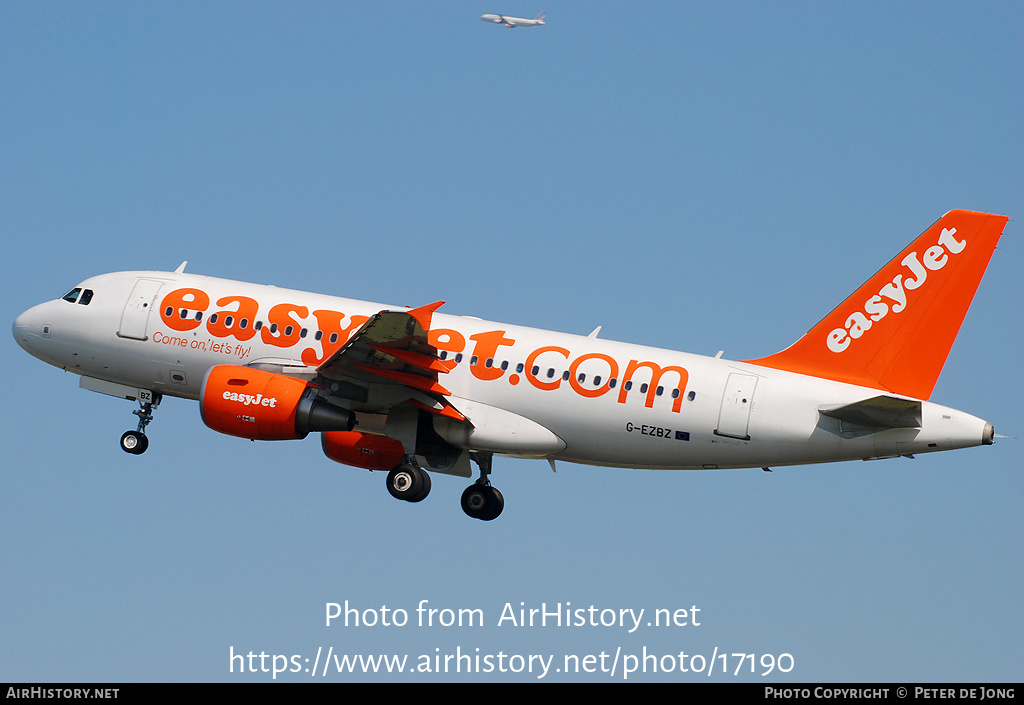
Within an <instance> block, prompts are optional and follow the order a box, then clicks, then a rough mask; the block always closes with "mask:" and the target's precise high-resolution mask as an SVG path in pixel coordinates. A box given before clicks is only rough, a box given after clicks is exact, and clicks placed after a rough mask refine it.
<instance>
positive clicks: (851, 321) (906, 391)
mask: <svg viewBox="0 0 1024 705" xmlns="http://www.w3.org/2000/svg"><path fill="white" fill-rule="evenodd" d="M1007 220H1008V218H1007V217H1006V216H1001V215H990V214H988V213H976V212H973V211H962V210H954V211H950V212H949V213H946V214H945V215H944V216H942V217H941V218H940V219H939V220H938V221H936V222H935V223H934V224H933V225H932V226H931V227H930V228H928V229H927V230H926V231H925V232H924V233H923V234H922V235H921V236H920V237H918V238H917V239H916V240H914V242H912V243H911V244H910V245H909V246H908V247H907V248H906V249H905V250H903V251H902V252H901V253H899V254H898V255H896V257H895V258H894V259H893V260H892V261H890V262H889V263H888V264H887V265H885V266H884V267H882V269H880V270H879V271H878V272H877V273H876V274H875V275H874V276H873V277H871V278H870V279H868V281H867V282H866V283H864V285H863V286H861V287H860V288H859V289H857V291H855V292H854V293H853V294H852V295H851V296H850V297H849V298H848V299H846V301H844V302H843V303H841V304H840V305H839V306H838V307H837V308H836V309H835V310H833V311H832V312H831V313H830V314H828V315H827V316H825V318H823V319H822V320H821V322H820V323H818V324H817V325H816V326H814V328H812V329H811V330H810V331H809V332H808V333H807V334H806V335H805V336H804V337H802V338H800V340H798V341H796V342H795V343H794V344H793V345H791V346H790V347H788V348H786V349H785V350H783V351H782V352H780V353H776V354H775V355H770V356H768V357H764V358H760V359H758V360H747V362H750V363H752V364H755V365H762V366H764V367H772V368H775V369H779V370H788V371H790V372H798V373H800V374H805V375H811V376H814V377H822V378H824V379H831V380H835V381H838V382H847V383H849V384H858V385H862V386H865V387H872V388H874V389H884V390H888V391H890V392H893V393H896V394H902V395H906V396H910V397H915V398H917V399H927V398H928V397H929V396H931V393H932V389H934V387H935V382H936V381H937V380H938V378H939V373H940V372H941V371H942V366H943V365H944V364H945V362H946V357H947V356H948V355H949V350H950V348H951V347H952V346H953V341H954V340H955V339H956V334H957V332H958V331H959V330H960V324H961V323H963V320H964V316H966V315H967V309H968V308H969V307H970V305H971V300H972V299H973V298H974V293H975V292H976V291H977V289H978V284H979V283H980V282H981V278H982V276H983V275H984V274H985V268H986V267H987V266H988V262H989V259H991V257H992V252H993V251H994V250H995V247H996V243H998V242H999V237H1000V236H1001V235H1002V234H1003V228H1004V227H1005V225H1006V222H1007Z"/></svg>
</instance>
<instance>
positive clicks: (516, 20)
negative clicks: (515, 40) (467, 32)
mask: <svg viewBox="0 0 1024 705" xmlns="http://www.w3.org/2000/svg"><path fill="white" fill-rule="evenodd" d="M546 14H547V13H546V12H541V13H540V14H539V15H537V17H536V18H534V19H532V20H527V19H524V18H522V17H509V16H508V15H480V19H481V20H483V21H484V22H493V23H494V24H503V25H505V26H506V27H508V28H509V29H515V28H516V27H540V26H541V25H542V24H545V22H544V16H545V15H546Z"/></svg>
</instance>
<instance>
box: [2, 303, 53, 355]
mask: <svg viewBox="0 0 1024 705" xmlns="http://www.w3.org/2000/svg"><path fill="white" fill-rule="evenodd" d="M39 308H40V307H39V306H33V307H32V308H30V309H29V310H27V311H25V312H24V313H22V314H21V315H20V316H18V317H17V318H15V319H14V325H13V326H11V334H12V335H13V336H14V339H15V340H16V341H17V343H18V345H20V346H21V347H22V348H23V349H24V350H26V351H27V352H32V342H33V340H34V339H36V338H40V337H44V336H45V335H46V334H47V333H48V331H47V330H46V326H45V325H44V324H43V323H42V322H41V321H40V317H39Z"/></svg>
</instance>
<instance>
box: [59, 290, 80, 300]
mask: <svg viewBox="0 0 1024 705" xmlns="http://www.w3.org/2000/svg"><path fill="white" fill-rule="evenodd" d="M81 293H82V290H81V289H72V290H71V291H69V292H68V293H66V294H64V296H62V297H61V298H62V299H64V300H65V301H70V302H71V303H75V301H76V300H77V299H78V295H79V294H81Z"/></svg>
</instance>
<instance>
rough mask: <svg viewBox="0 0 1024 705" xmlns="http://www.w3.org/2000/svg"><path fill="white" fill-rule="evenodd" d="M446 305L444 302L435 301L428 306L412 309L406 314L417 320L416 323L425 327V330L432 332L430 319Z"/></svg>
mask: <svg viewBox="0 0 1024 705" xmlns="http://www.w3.org/2000/svg"><path fill="white" fill-rule="evenodd" d="M443 305H444V301H435V302H434V303H432V304H427V305H426V306H420V307H419V308H411V309H409V310H408V311H406V313H408V314H409V315H410V316H412V317H413V318H415V319H416V322H417V323H419V324H420V325H421V326H423V330H430V318H431V317H432V316H433V315H434V311H436V310H437V309H439V308H441V307H442V306H443Z"/></svg>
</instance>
